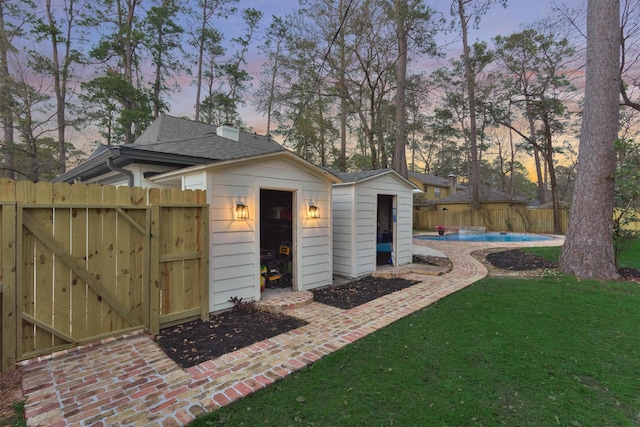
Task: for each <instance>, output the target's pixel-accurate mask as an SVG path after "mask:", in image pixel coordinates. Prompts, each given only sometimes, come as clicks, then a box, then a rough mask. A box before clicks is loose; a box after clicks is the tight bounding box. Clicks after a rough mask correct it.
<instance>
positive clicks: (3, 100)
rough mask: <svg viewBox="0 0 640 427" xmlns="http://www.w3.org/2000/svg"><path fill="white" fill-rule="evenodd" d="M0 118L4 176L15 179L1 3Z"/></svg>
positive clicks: (5, 44)
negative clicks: (0, 118) (2, 137)
mask: <svg viewBox="0 0 640 427" xmlns="http://www.w3.org/2000/svg"><path fill="white" fill-rule="evenodd" d="M0 32H1V33H0V116H2V131H3V132H4V147H5V155H4V164H3V165H2V168H3V169H4V173H3V176H4V177H6V178H12V179H13V178H15V172H14V171H15V165H14V156H13V150H14V140H13V130H14V129H13V111H12V106H13V97H12V95H11V85H12V81H11V80H12V79H11V75H10V74H9V60H8V58H7V56H8V52H9V49H10V48H11V46H10V43H9V39H8V38H7V32H6V28H5V23H4V7H3V2H1V1H0Z"/></svg>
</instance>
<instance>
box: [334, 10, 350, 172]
mask: <svg viewBox="0 0 640 427" xmlns="http://www.w3.org/2000/svg"><path fill="white" fill-rule="evenodd" d="M343 19H344V1H343V0H340V22H343ZM344 44H345V37H344V25H341V26H340V71H339V73H340V154H339V156H338V165H337V166H338V170H341V171H343V172H346V170H347V108H349V106H348V103H347V93H346V92H347V82H346V80H345V73H346V58H345V49H346V47H345V45H344Z"/></svg>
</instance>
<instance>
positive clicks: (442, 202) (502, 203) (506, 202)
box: [423, 185, 527, 210]
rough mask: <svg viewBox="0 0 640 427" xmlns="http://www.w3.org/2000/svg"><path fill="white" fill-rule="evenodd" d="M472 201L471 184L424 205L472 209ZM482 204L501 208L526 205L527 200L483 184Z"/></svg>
mask: <svg viewBox="0 0 640 427" xmlns="http://www.w3.org/2000/svg"><path fill="white" fill-rule="evenodd" d="M472 201H473V194H472V188H471V187H470V186H469V187H467V188H465V189H464V190H462V191H456V193H455V194H452V195H450V196H448V197H445V198H442V199H439V200H429V201H427V202H425V203H424V204H423V206H427V207H430V208H431V209H435V210H468V209H471V204H472ZM480 205H481V206H482V207H483V208H486V209H501V208H506V207H512V206H522V207H526V206H527V200H526V199H525V198H523V197H518V196H512V195H510V194H507V193H505V192H502V191H498V190H493V189H491V188H489V187H486V186H484V185H483V186H481V187H480Z"/></svg>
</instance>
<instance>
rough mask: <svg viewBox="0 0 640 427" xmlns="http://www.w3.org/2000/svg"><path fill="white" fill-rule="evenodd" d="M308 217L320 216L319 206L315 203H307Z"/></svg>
mask: <svg viewBox="0 0 640 427" xmlns="http://www.w3.org/2000/svg"><path fill="white" fill-rule="evenodd" d="M309 218H312V219H317V218H320V208H318V207H317V206H315V205H309Z"/></svg>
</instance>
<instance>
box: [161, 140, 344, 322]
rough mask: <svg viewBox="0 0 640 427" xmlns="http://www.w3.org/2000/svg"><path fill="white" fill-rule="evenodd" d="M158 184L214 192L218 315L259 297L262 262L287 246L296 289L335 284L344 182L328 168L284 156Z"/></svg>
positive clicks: (212, 249) (168, 176)
mask: <svg viewBox="0 0 640 427" xmlns="http://www.w3.org/2000/svg"><path fill="white" fill-rule="evenodd" d="M151 179H152V180H153V181H154V182H156V183H158V184H163V185H170V184H173V185H176V184H178V183H180V185H181V187H182V188H183V189H201V190H206V192H207V202H208V203H209V206H210V215H209V218H210V222H209V235H210V242H209V277H210V286H209V306H210V311H219V310H223V309H227V308H229V307H231V306H232V305H233V304H232V303H231V302H230V298H232V297H238V298H243V299H245V300H247V299H254V300H259V299H260V296H261V290H260V278H261V272H260V270H261V264H264V262H263V259H262V258H263V257H264V256H265V253H268V252H269V251H270V252H271V254H276V256H277V255H278V248H279V246H280V245H281V244H282V243H283V242H286V243H289V247H290V249H291V252H290V254H289V257H290V262H289V263H288V266H287V268H288V269H290V272H291V274H292V282H293V285H292V287H293V290H294V291H296V290H297V291H300V290H309V289H313V288H317V287H322V286H327V285H330V284H331V283H332V281H333V268H332V263H331V260H332V246H331V243H332V224H331V221H332V220H331V215H330V212H331V204H332V201H331V200H332V198H331V194H332V184H334V183H337V182H340V180H339V179H338V178H337V177H336V176H334V175H332V174H330V173H328V172H327V171H325V170H324V169H321V168H319V167H317V166H314V165H313V164H311V163H309V162H307V161H305V160H304V159H302V158H300V157H298V156H297V155H295V154H293V153H291V152H289V151H278V152H274V153H269V154H263V155H259V156H254V157H248V158H247V157H245V158H241V159H233V160H227V161H221V162H216V163H211V164H207V165H199V166H193V167H190V168H186V169H179V170H176V171H172V172H167V173H164V174H161V175H157V176H155V177H153V178H151ZM311 211H313V213H312V212H311Z"/></svg>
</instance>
